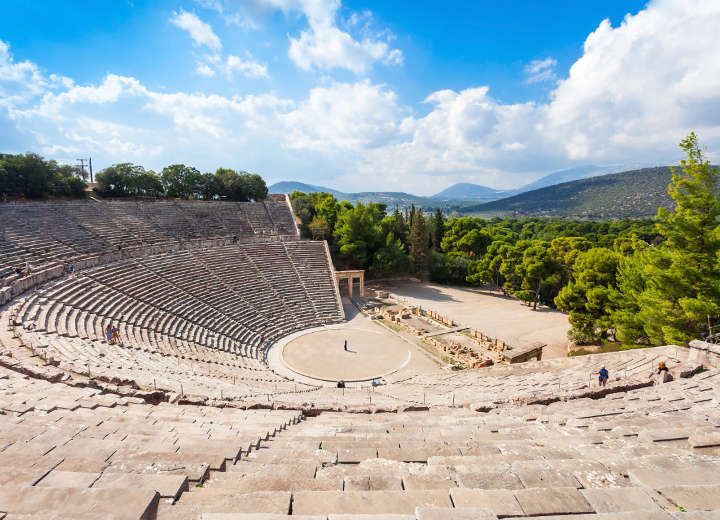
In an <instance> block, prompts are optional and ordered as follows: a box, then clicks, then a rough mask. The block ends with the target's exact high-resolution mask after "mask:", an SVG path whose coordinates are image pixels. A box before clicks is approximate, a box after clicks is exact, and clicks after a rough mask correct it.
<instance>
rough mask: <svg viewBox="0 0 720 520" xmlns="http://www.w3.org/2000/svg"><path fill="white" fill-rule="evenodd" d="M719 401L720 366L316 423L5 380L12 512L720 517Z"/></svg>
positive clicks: (375, 518) (313, 418) (347, 519)
mask: <svg viewBox="0 0 720 520" xmlns="http://www.w3.org/2000/svg"><path fill="white" fill-rule="evenodd" d="M508 377H510V378H513V377H516V376H514V375H510V376H508ZM719 390H720V371H718V370H715V369H714V370H710V371H706V372H703V373H700V374H697V375H695V376H694V377H692V378H689V379H680V380H676V381H674V382H671V383H667V384H664V385H660V386H655V387H651V388H641V389H637V390H631V391H628V392H624V393H619V394H612V395H609V396H607V397H605V398H600V399H585V400H580V399H574V400H568V401H558V402H555V403H552V404H549V405H539V404H538V405H520V406H514V405H506V406H503V407H501V408H498V409H497V410H493V411H491V412H489V413H477V412H473V411H471V410H468V409H464V408H460V409H458V408H447V407H435V408H432V409H430V410H427V411H415V412H401V413H386V414H357V413H335V412H325V413H320V414H315V415H305V416H303V414H302V413H301V412H298V411H283V410H239V409H234V408H217V407H209V406H178V405H171V404H166V403H164V404H159V405H148V404H144V403H142V402H140V400H139V399H134V398H127V397H119V396H117V395H113V394H104V393H101V392H100V391H99V390H97V389H94V388H89V387H72V386H67V385H64V384H62V383H56V384H52V383H48V382H46V381H41V380H37V379H30V378H27V377H25V376H22V375H20V374H18V373H17V372H14V371H10V370H7V369H4V368H0V410H1V411H2V414H0V462H1V463H2V465H3V467H4V468H13V470H11V471H5V472H3V474H2V475H1V476H0V511H3V512H6V513H7V514H8V518H87V519H99V518H118V519H125V518H128V519H130V518H148V519H155V518H158V519H172V520H185V519H193V520H199V519H227V518H233V519H237V518H240V519H246V520H250V519H266V520H267V519H276V520H277V519H280V518H293V517H298V518H321V519H325V520H330V519H344V520H359V519H363V520H381V519H382V520H397V519H403V520H434V519H449V520H452V519H470V518H471V519H480V520H483V519H497V518H515V519H520V518H540V519H543V520H551V519H552V520H560V519H567V518H574V519H583V520H589V519H597V520H621V519H622V520H630V519H637V520H655V519H657V520H672V519H675V520H678V519H687V520H694V519H708V518H710V519H714V518H717V515H718V512H720V499H719V498H718V497H719V496H720V495H719V494H718V490H720V458H718V449H719V448H720V435H719V434H718V427H719V426H720V412H719V411H718V410H719V409H720V408H718V405H719V404H720V392H719ZM23 515H24V516H23Z"/></svg>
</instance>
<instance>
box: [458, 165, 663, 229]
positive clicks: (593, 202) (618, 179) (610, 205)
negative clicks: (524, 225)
mask: <svg viewBox="0 0 720 520" xmlns="http://www.w3.org/2000/svg"><path fill="white" fill-rule="evenodd" d="M671 178H672V174H671V172H670V168H669V167H667V166H663V167H657V168H642V169H639V170H631V171H625V172H621V173H613V174H609V175H601V176H598V177H591V178H588V179H580V180H575V181H571V182H564V183H561V184H556V185H553V186H547V187H545V188H540V189H537V190H533V191H528V192H525V193H521V194H518V195H513V196H512V197H507V198H504V199H499V200H495V201H492V202H486V203H483V204H477V205H473V206H468V207H465V208H464V209H463V210H462V212H463V213H470V214H474V215H479V216H488V217H490V216H509V215H517V216H521V215H527V216H552V217H578V218H591V219H609V218H639V217H651V216H653V215H655V213H656V212H657V208H658V207H660V206H663V207H665V208H671V207H672V199H671V198H670V196H669V195H668V193H667V186H668V183H669V182H670V180H671Z"/></svg>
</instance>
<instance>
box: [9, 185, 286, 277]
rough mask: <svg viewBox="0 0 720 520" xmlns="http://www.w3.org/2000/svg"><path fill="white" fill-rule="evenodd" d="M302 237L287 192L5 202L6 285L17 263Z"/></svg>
mask: <svg viewBox="0 0 720 520" xmlns="http://www.w3.org/2000/svg"><path fill="white" fill-rule="evenodd" d="M280 236H282V238H283V239H284V240H288V239H297V238H298V234H297V229H296V228H295V226H294V216H293V213H292V210H291V208H290V206H289V204H288V202H287V200H286V199H285V198H284V197H281V198H278V197H273V196H271V198H270V199H268V201H267V202H258V203H255V202H224V201H212V202H205V201H174V200H173V201H135V200H123V201H113V200H109V201H99V200H96V199H93V200H84V201H43V202H10V203H0V287H2V286H3V285H9V284H11V283H12V282H13V281H15V280H16V279H17V275H16V274H15V269H18V268H20V269H25V268H26V266H28V265H29V266H30V267H31V269H33V270H38V269H41V268H43V267H44V266H53V265H62V264H64V263H67V262H72V261H79V260H81V259H83V258H85V257H88V256H97V255H100V254H103V253H107V252H112V251H117V250H119V249H123V248H128V247H133V246H137V245H141V244H144V245H147V244H158V243H166V242H177V241H183V240H193V239H204V238H212V237H237V239H238V240H249V239H254V238H257V237H265V238H267V237H280Z"/></svg>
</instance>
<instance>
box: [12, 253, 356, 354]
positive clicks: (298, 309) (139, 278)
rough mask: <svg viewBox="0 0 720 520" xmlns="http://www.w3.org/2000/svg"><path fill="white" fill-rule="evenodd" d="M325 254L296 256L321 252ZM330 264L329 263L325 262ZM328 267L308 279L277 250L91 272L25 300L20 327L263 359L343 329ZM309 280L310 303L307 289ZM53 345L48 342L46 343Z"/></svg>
mask: <svg viewBox="0 0 720 520" xmlns="http://www.w3.org/2000/svg"><path fill="white" fill-rule="evenodd" d="M319 246H320V247H321V246H322V244H318V243H314V242H297V244H296V246H294V247H295V249H296V250H302V249H305V248H307V249H308V251H309V254H318V253H320V252H321V249H320V247H319ZM323 258H325V257H324V256H323ZM330 269H331V268H330V267H329V265H328V263H327V259H326V260H325V263H324V265H321V264H320V263H318V265H317V266H316V268H315V269H313V270H312V271H309V267H308V266H307V265H304V266H302V270H303V272H304V273H305V275H304V276H303V277H300V276H299V274H298V269H297V268H296V267H295V266H294V264H293V257H291V256H290V255H289V254H287V251H286V249H285V248H284V246H283V244H282V243H280V242H269V243H265V242H263V243H257V244H256V243H250V244H232V245H227V246H224V247H218V248H211V249H207V250H203V251H202V252H194V251H190V250H185V251H177V252H172V253H168V254H163V255H156V256H149V257H145V258H139V259H130V260H126V261H124V262H118V263H114V264H109V265H104V266H99V267H95V268H91V269H87V270H84V271H82V272H80V273H78V274H77V276H76V277H74V278H73V277H70V278H66V279H62V280H60V281H58V282H56V283H52V284H49V285H47V286H45V287H43V288H42V289H40V290H38V291H35V293H34V294H32V295H31V296H29V297H27V298H25V299H24V301H23V302H22V303H21V305H20V306H19V309H18V312H17V317H16V322H17V323H20V324H22V325H23V327H24V328H25V329H26V330H28V331H34V332H46V333H48V334H58V335H61V336H69V337H81V338H88V339H93V340H98V339H104V337H105V335H104V331H105V328H106V327H107V326H108V325H112V326H117V327H118V328H119V329H120V332H121V337H123V339H124V340H125V341H126V342H127V343H128V344H129V345H134V346H143V345H147V346H152V347H154V348H160V347H158V346H157V345H159V344H163V343H168V342H169V343H172V342H173V340H174V341H175V342H181V343H182V342H186V343H192V344H195V345H199V346H203V347H208V348H216V349H219V350H222V351H226V352H231V353H234V354H237V355H240V356H243V357H248V358H254V359H262V358H263V356H264V351H265V349H266V347H267V346H268V345H270V344H272V342H273V341H275V340H276V339H277V338H279V337H281V336H285V335H287V334H290V333H292V332H295V331H297V330H301V329H305V328H309V327H314V326H318V325H323V324H326V323H334V322H337V321H340V320H341V319H342V315H341V313H340V311H339V310H338V306H337V305H336V306H335V307H332V306H330V305H327V304H325V305H323V306H317V307H316V304H315V302H314V301H313V297H317V296H318V293H323V292H324V293H326V294H329V295H331V296H330V298H327V300H330V299H332V298H333V297H334V285H333V284H334V280H333V279H332V274H331V272H330ZM309 279H312V280H313V281H314V286H313V287H311V291H312V294H313V296H311V294H310V292H309V291H308V290H307V289H306V288H305V286H304V284H303V282H304V281H308V280H309ZM49 341H50V340H48V342H49Z"/></svg>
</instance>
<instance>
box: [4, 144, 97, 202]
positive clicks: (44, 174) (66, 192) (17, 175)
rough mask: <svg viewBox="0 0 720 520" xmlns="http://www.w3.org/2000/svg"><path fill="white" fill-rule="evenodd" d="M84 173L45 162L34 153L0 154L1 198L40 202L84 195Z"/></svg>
mask: <svg viewBox="0 0 720 520" xmlns="http://www.w3.org/2000/svg"><path fill="white" fill-rule="evenodd" d="M86 188H87V184H85V179H84V176H83V172H81V171H80V169H79V168H77V167H75V166H70V165H67V164H58V163H57V162H55V161H46V160H45V159H43V158H42V157H40V156H39V155H37V154H34V153H27V154H18V155H12V154H0V195H2V196H5V197H27V198H40V197H47V196H56V197H57V196H66V197H82V196H84V195H85V189H86Z"/></svg>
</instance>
